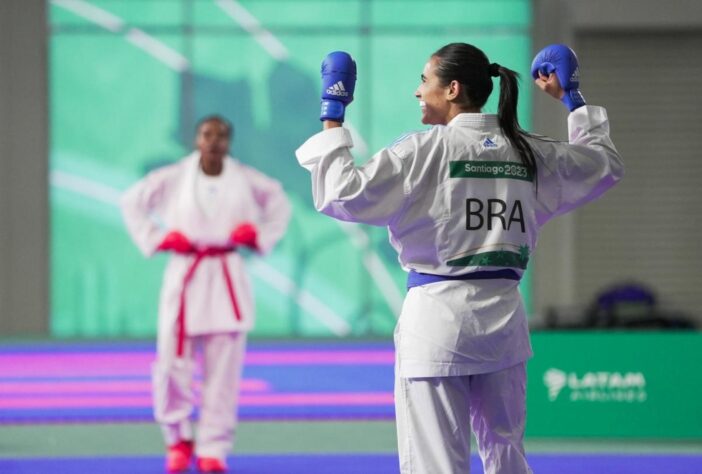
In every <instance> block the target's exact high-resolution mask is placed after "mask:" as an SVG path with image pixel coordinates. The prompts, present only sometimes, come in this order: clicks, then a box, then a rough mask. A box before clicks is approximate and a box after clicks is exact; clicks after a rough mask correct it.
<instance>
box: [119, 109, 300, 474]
mask: <svg viewBox="0 0 702 474" xmlns="http://www.w3.org/2000/svg"><path fill="white" fill-rule="evenodd" d="M232 132H233V131H232V127H231V125H230V124H229V122H228V121H226V120H225V119H224V118H222V117H219V116H210V117H206V118H204V119H203V120H202V121H200V123H199V124H198V127H197V136H196V145H197V151H195V152H194V153H192V154H190V155H189V156H187V157H185V158H183V159H182V160H180V161H179V162H177V163H175V164H173V165H169V166H166V167H163V168H161V169H158V170H156V171H153V172H151V173H150V174H148V175H147V176H146V177H145V178H144V179H142V180H141V181H139V182H138V183H136V184H135V185H134V186H132V187H131V188H130V189H129V190H127V192H126V193H125V194H124V197H123V199H122V211H123V215H124V220H125V222H126V224H127V229H128V230H129V234H130V235H131V237H132V239H134V242H135V243H136V245H137V246H138V247H139V249H140V250H141V251H142V252H143V253H144V254H145V255H147V256H150V255H152V254H153V253H155V252H158V251H162V252H170V253H171V258H170V260H169V262H168V265H167V267H166V270H165V274H164V277H163V286H162V289H161V298H160V304H159V321H158V341H157V342H158V354H157V359H156V362H155V363H154V365H153V380H152V382H153V396H154V416H155V418H156V421H158V422H159V423H160V424H161V427H162V430H163V435H164V439H165V442H166V445H167V447H168V453H167V458H166V468H167V470H168V471H169V472H180V471H184V470H187V469H189V466H190V463H191V459H192V456H193V453H195V454H196V455H197V467H198V469H199V470H200V471H202V472H222V471H225V470H226V468H227V466H226V456H227V453H229V452H230V450H231V447H232V442H233V436H234V430H235V428H236V410H237V400H238V394H239V387H240V381H241V372H242V364H243V360H244V349H245V346H246V333H247V332H248V331H249V330H250V329H252V327H253V325H254V301H253V294H252V290H251V285H250V283H249V279H248V278H247V275H246V273H245V269H244V259H243V258H242V256H241V254H240V253H239V252H238V250H239V249H242V248H248V249H252V250H254V251H255V252H257V253H260V254H263V253H266V252H268V251H269V250H270V249H271V248H272V247H273V246H274V245H275V243H276V242H277V241H278V240H279V239H280V238H281V237H282V236H283V233H284V232H285V229H286V227H287V224H288V220H289V218H290V204H289V203H288V200H287V198H286V196H285V193H284V192H283V189H282V188H281V185H280V183H278V182H277V181H275V180H273V179H271V178H269V177H267V176H265V175H263V174H262V173H260V172H258V171H256V170H255V169H253V168H251V167H249V166H246V165H244V164H242V163H240V162H239V161H236V160H234V159H233V158H231V157H230V156H228V155H227V153H228V151H229V144H230V140H231V139H232ZM196 350H200V351H201V352H202V360H203V368H202V374H203V386H202V406H201V409H200V416H199V422H198V429H197V442H196V443H194V442H193V440H194V436H193V429H192V426H191V421H190V417H191V414H192V411H193V398H194V397H193V390H192V384H193V375H194V371H195V362H194V354H195V352H196Z"/></svg>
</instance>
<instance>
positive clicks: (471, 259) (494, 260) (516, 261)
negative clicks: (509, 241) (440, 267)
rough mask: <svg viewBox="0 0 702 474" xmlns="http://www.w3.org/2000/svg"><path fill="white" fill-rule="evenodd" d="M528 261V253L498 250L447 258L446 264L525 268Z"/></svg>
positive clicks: (450, 265) (452, 265)
mask: <svg viewBox="0 0 702 474" xmlns="http://www.w3.org/2000/svg"><path fill="white" fill-rule="evenodd" d="M527 263H529V254H526V255H520V254H518V253H516V252H508V251H505V250H499V251H496V252H484V253H476V254H474V255H467V256H465V257H461V258H457V259H455V260H449V261H448V262H446V265H448V266H449V267H472V266H485V267H511V268H526V267H527Z"/></svg>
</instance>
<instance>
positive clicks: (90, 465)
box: [0, 454, 702, 474]
mask: <svg viewBox="0 0 702 474" xmlns="http://www.w3.org/2000/svg"><path fill="white" fill-rule="evenodd" d="M529 463H530V465H531V468H532V469H533V471H534V472H535V473H537V474H659V473H661V472H669V473H675V474H699V473H700V472H702V455H697V456H695V455H630V454H627V455H594V454H593V455H582V454H581V455H570V454H535V455H530V456H529ZM229 467H230V472H231V473H232V474H280V473H286V474H393V473H398V472H399V470H398V467H397V457H396V456H395V455H392V454H374V455H371V454H343V455H341V454H339V455H332V454H324V455H322V454H320V455H309V454H306V455H275V456H263V455H256V456H238V457H235V458H230V459H229ZM0 472H2V473H3V474H64V473H65V474H68V473H71V474H72V473H85V472H94V473H101V474H147V473H148V474H154V473H161V472H164V470H163V460H162V459H161V458H160V457H124V458H78V459H75V458H54V459H26V460H17V459H0ZM191 472H196V471H195V470H192V471H191ZM471 472H472V473H473V474H481V473H482V472H483V469H482V466H481V465H480V460H479V459H478V457H477V456H473V457H472V458H471Z"/></svg>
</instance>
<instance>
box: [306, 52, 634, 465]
mask: <svg viewBox="0 0 702 474" xmlns="http://www.w3.org/2000/svg"><path fill="white" fill-rule="evenodd" d="M558 46H559V47H561V48H565V49H555V50H553V49H552V50H548V51H546V50H544V51H542V53H540V56H537V58H536V59H535V69H534V71H533V72H532V74H533V75H534V78H535V81H536V84H537V85H538V86H539V87H540V88H541V89H543V90H544V91H545V92H546V93H548V94H550V95H551V96H553V97H555V98H558V99H561V100H562V101H563V102H564V104H565V105H566V106H568V108H569V109H570V110H571V113H570V115H569V116H568V128H569V143H562V142H556V141H552V140H546V139H537V138H535V137H532V136H530V135H528V134H526V133H525V132H524V131H522V129H521V128H520V127H519V124H518V122H517V75H516V73H515V72H514V71H511V70H510V69H507V68H505V67H502V66H500V65H498V64H495V63H492V64H491V63H490V62H489V61H488V59H487V57H486V56H485V54H484V53H483V52H482V51H481V50H479V49H478V48H475V47H474V46H471V45H468V44H464V43H453V44H449V45H446V46H444V47H442V48H441V49H439V50H438V51H436V52H435V53H434V54H433V55H431V57H430V58H429V61H428V62H427V63H426V65H425V67H424V71H423V74H422V76H421V77H422V79H421V83H420V85H419V87H418V88H417V90H416V92H415V96H416V97H417V99H418V101H419V106H420V109H421V113H422V123H424V124H430V125H434V126H433V127H432V128H430V129H428V130H426V131H422V132H417V133H411V134H408V135H405V136H403V137H401V138H400V139H398V140H397V141H396V142H395V143H393V144H392V145H390V146H389V147H388V148H384V149H382V150H380V151H379V152H378V153H376V154H375V155H374V156H373V157H372V158H371V160H370V161H368V162H367V163H366V164H365V165H363V166H360V167H356V166H354V162H353V158H352V156H351V153H350V151H349V148H350V147H351V146H352V145H353V143H352V140H351V137H350V134H349V133H348V131H347V130H346V129H344V128H342V127H341V122H342V121H343V112H344V108H345V106H346V105H348V104H349V103H350V102H351V100H352V99H353V87H354V84H355V75H356V70H355V63H353V60H352V59H351V58H350V56H348V55H346V53H339V52H337V53H332V54H330V55H329V56H328V57H327V58H326V59H325V62H323V66H322V77H323V85H324V87H323V91H324V93H323V96H322V99H323V100H322V116H321V118H322V120H324V131H322V132H320V133H318V134H316V135H314V136H312V137H311V138H310V139H309V140H307V142H305V143H304V144H303V145H302V146H301V147H300V148H299V149H298V150H297V158H298V161H299V162H300V164H301V165H302V166H303V167H305V168H306V169H308V170H309V171H310V173H311V175H312V191H313V198H314V204H315V207H316V208H317V209H318V210H319V211H321V212H323V213H325V214H327V215H329V216H332V217H334V218H337V219H340V220H345V221H351V222H364V223H368V224H372V225H380V226H386V227H387V229H388V232H389V235H390V242H391V244H392V245H393V247H394V248H395V249H396V250H397V252H398V256H399V261H400V264H401V265H402V267H403V268H404V269H405V270H406V271H407V272H409V278H408V293H407V296H406V299H405V302H404V305H403V307H402V312H401V314H400V318H399V321H398V324H397V327H396V329H395V347H396V371H395V374H396V379H395V408H396V419H397V435H398V448H399V456H400V469H401V472H402V473H422V474H452V473H467V472H469V466H470V431H471V427H472V430H473V432H474V433H475V436H476V439H477V443H478V450H479V453H480V457H481V459H482V461H483V465H484V468H485V472H486V473H488V474H495V473H502V474H521V473H528V472H531V471H530V468H529V466H528V463H527V460H526V457H525V453H524V447H523V436H524V427H525V418H526V408H525V406H526V401H525V399H526V361H527V359H529V358H530V357H531V355H532V351H531V345H530V342H529V332H528V327H527V320H526V316H525V311H524V307H523V304H522V299H521V296H520V294H519V289H518V285H519V279H520V278H521V276H522V274H523V273H524V271H525V268H526V265H527V262H528V260H529V255H530V253H531V252H532V251H533V250H534V247H535V245H536V240H537V236H538V233H539V230H540V228H541V226H542V225H543V224H545V223H546V222H547V221H548V220H549V219H551V218H552V217H554V216H556V215H558V214H562V213H565V212H568V211H570V210H572V209H574V208H576V207H578V206H580V205H582V204H584V203H586V202H588V201H591V200H593V199H595V198H597V197H598V196H600V195H601V194H602V193H604V192H605V191H606V190H607V189H608V188H610V187H611V186H613V185H614V184H615V183H616V182H617V181H618V180H619V179H620V178H621V177H622V174H623V166H622V162H621V159H620V157H619V154H618V153H617V151H616V149H615V148H614V145H613V144H612V142H611V140H610V138H609V124H608V119H607V114H606V112H605V110H604V109H603V108H601V107H592V106H587V105H585V101H584V99H583V98H582V95H581V94H580V92H579V90H578V81H577V79H578V75H577V72H578V69H577V60H576V59H575V56H574V54H572V51H571V50H570V49H568V48H567V47H564V46H562V45H558ZM566 50H567V51H566ZM343 55H346V56H343ZM492 77H499V78H500V97H499V106H498V109H499V111H498V114H497V115H488V114H483V113H481V109H482V107H483V105H484V104H485V102H486V101H487V99H488V96H489V95H490V93H491V92H492V88H493V83H492ZM340 82H341V83H342V84H341V85H339V83H340ZM326 86H329V87H328V88H327V87H326ZM342 86H343V87H342ZM325 94H326V95H325ZM335 102H336V103H335Z"/></svg>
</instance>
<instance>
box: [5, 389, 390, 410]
mask: <svg viewBox="0 0 702 474" xmlns="http://www.w3.org/2000/svg"><path fill="white" fill-rule="evenodd" d="M239 404H240V405H241V406H282V405H285V406H306V405H310V406H311V405H346V406H349V405H352V406H369V405H390V406H391V405H393V394H392V393H390V392H387V393H386V392H377V393H284V394H283V393H280V394H259V395H247V394H242V395H241V396H240V398H239ZM115 406H119V407H121V408H124V407H143V408H148V409H151V397H150V396H148V395H134V396H119V397H61V396H59V397H52V398H32V397H23V398H6V399H0V409H37V408H86V409H90V408H101V407H109V408H114V407H115Z"/></svg>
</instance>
